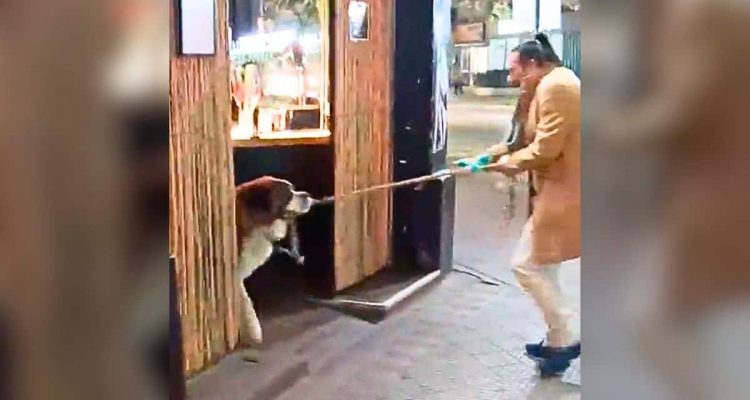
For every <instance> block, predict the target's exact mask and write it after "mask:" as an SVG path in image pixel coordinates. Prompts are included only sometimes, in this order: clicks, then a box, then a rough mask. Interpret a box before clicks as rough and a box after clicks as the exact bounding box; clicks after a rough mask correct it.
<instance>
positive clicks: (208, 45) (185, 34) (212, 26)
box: [174, 0, 216, 56]
mask: <svg viewBox="0 0 750 400" xmlns="http://www.w3.org/2000/svg"><path fill="white" fill-rule="evenodd" d="M174 1H175V22H174V23H175V32H176V49H177V55H183V56H213V55H216V3H215V1H214V0H174Z"/></svg>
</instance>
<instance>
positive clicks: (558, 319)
mask: <svg viewBox="0 0 750 400" xmlns="http://www.w3.org/2000/svg"><path fill="white" fill-rule="evenodd" d="M530 256H531V220H530V219H529V220H528V221H527V222H526V225H524V228H523V232H522V233H521V239H520V241H519V243H518V245H517V247H516V250H515V253H514V255H513V260H512V264H513V273H514V274H515V276H516V279H517V280H518V283H519V284H520V285H521V287H523V289H524V290H525V291H526V293H528V294H529V295H530V296H531V297H532V298H533V299H534V301H535V302H536V305H537V306H538V307H539V308H540V309H541V310H542V313H543V314H544V322H546V323H547V341H546V345H548V346H551V347H562V346H569V345H571V344H572V338H571V336H572V335H571V332H570V327H569V326H568V323H569V320H570V314H569V312H568V311H567V309H566V307H565V300H564V297H563V295H562V290H561V288H560V279H559V273H560V266H561V265H560V264H549V265H535V264H533V263H531V261H530Z"/></svg>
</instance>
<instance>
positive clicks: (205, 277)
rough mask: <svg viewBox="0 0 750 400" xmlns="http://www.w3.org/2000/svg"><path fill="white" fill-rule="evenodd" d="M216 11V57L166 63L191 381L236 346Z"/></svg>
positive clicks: (228, 152)
mask: <svg viewBox="0 0 750 400" xmlns="http://www.w3.org/2000/svg"><path fill="white" fill-rule="evenodd" d="M216 5H217V16H218V19H217V21H216V26H217V30H218V38H217V53H216V54H217V55H216V56H215V57H178V56H176V55H175V54H173V55H172V57H171V60H170V154H169V157H170V195H171V196H170V251H171V253H172V254H173V255H174V256H175V258H176V262H177V286H178V292H179V303H180V304H179V310H180V315H181V318H182V327H183V338H184V342H183V347H184V350H185V351H184V352H185V369H186V372H187V373H188V374H194V373H195V372H198V371H200V370H202V369H204V368H206V367H209V366H211V365H212V364H214V363H215V362H216V361H218V360H219V359H220V358H221V357H222V356H224V355H226V354H228V353H229V352H231V351H232V350H233V349H234V347H235V346H236V344H237V339H238V329H237V322H238V318H237V316H238V307H237V305H238V303H237V302H236V301H235V299H236V296H237V290H236V289H237V288H238V287H239V286H238V285H237V282H236V279H235V270H234V269H235V264H236V239H235V230H234V220H235V219H234V218H235V217H234V178H233V176H234V171H233V160H232V144H231V140H230V137H229V131H230V106H231V103H230V97H229V75H228V71H229V69H228V68H227V67H228V53H227V29H226V27H227V25H226V24H227V20H226V18H227V3H226V1H225V0H217V1H216ZM172 12H174V10H172ZM172 17H173V15H172ZM172 20H173V18H170V21H171V22H173V21H172ZM171 25H172V26H174V24H173V23H172V24H171ZM171 32H172V35H173V38H174V35H175V30H174V29H172V30H171ZM173 43H174V41H173Z"/></svg>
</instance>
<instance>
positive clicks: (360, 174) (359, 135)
mask: <svg viewBox="0 0 750 400" xmlns="http://www.w3.org/2000/svg"><path fill="white" fill-rule="evenodd" d="M394 1H395V0H371V1H367V4H368V5H369V8H370V10H369V12H370V18H369V39H368V40H366V41H357V42H353V41H350V40H349V18H348V15H347V10H348V7H349V2H350V1H349V0H336V3H335V10H336V18H335V21H334V27H335V28H334V32H335V42H334V52H335V63H334V65H335V67H334V69H335V73H334V82H333V83H334V87H335V92H334V94H335V96H334V97H335V98H334V104H335V109H334V143H335V157H336V171H335V180H336V187H335V191H336V195H337V196H340V195H344V194H346V193H350V192H352V191H354V190H357V189H361V188H365V187H368V186H372V185H376V184H381V183H385V182H388V181H389V180H390V179H391V177H392V174H391V164H392V161H391V157H392V151H391V147H392V145H391V142H392V141H391V108H392V81H393V50H394V49H393V48H394V44H393V40H394V32H393V26H394V24H393V19H394ZM335 207H336V210H335V232H336V233H335V240H336V243H335V265H336V289H338V290H340V289H344V288H346V287H348V286H351V285H353V284H355V283H357V282H360V281H361V280H362V279H364V278H365V277H367V276H370V275H372V274H374V273H375V272H377V271H378V270H380V269H381V268H382V267H383V266H384V265H386V264H387V263H388V261H389V259H390V238H391V194H390V193H389V192H376V193H372V194H370V195H367V196H364V197H361V198H357V199H353V200H347V201H345V202H337V203H336V206H335Z"/></svg>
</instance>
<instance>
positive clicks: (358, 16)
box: [349, 1, 370, 42]
mask: <svg viewBox="0 0 750 400" xmlns="http://www.w3.org/2000/svg"><path fill="white" fill-rule="evenodd" d="M369 39H370V5H369V4H367V2H364V1H351V2H349V40H351V41H353V42H360V41H364V40H369Z"/></svg>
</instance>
